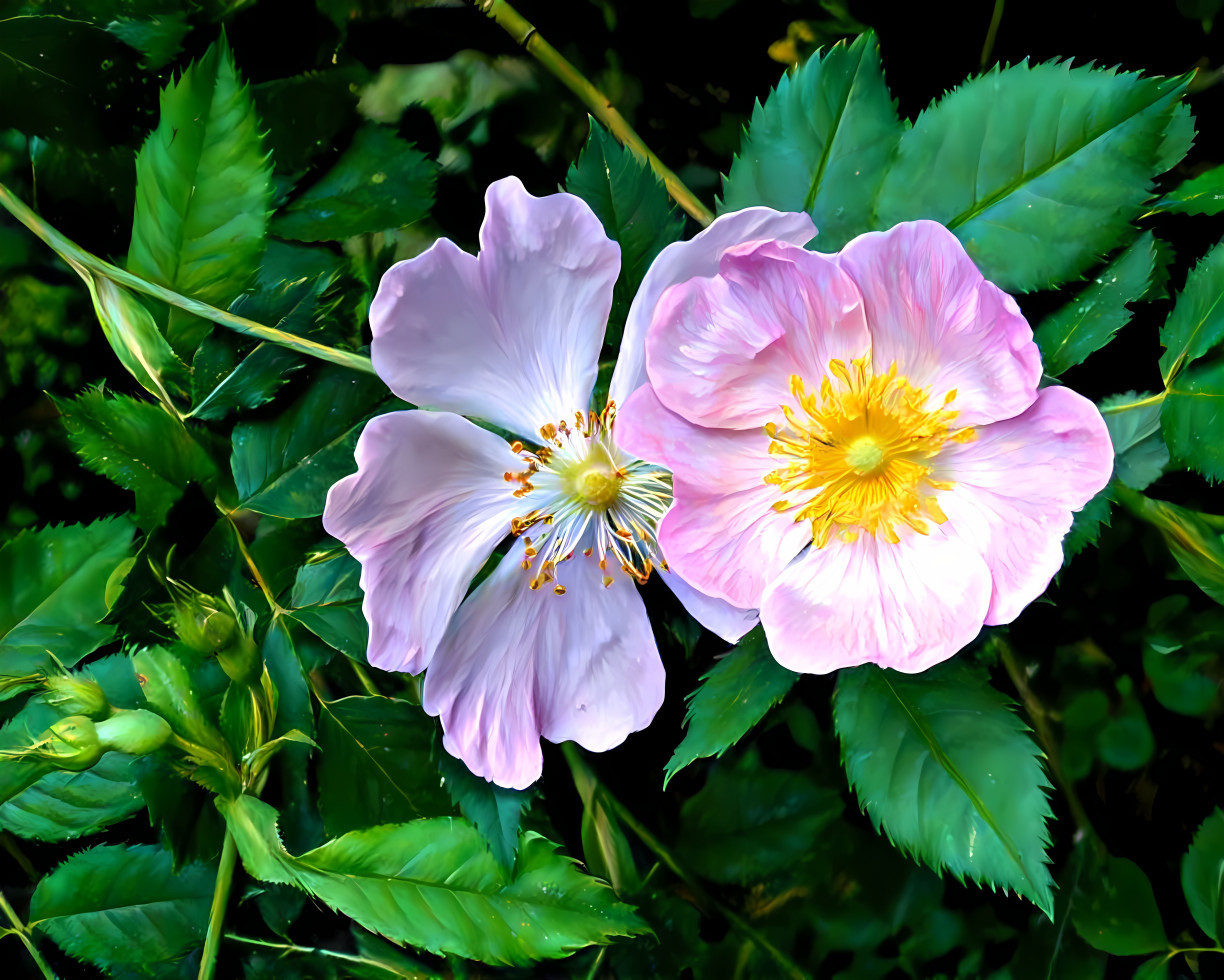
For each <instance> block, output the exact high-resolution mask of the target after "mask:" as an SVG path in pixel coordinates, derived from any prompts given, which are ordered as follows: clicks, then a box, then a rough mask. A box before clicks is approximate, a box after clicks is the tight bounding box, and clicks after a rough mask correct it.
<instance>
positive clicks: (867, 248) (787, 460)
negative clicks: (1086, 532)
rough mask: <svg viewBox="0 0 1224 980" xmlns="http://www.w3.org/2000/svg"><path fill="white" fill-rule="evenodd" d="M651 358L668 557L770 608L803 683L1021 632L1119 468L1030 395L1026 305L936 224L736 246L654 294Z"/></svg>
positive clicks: (1067, 408)
mask: <svg viewBox="0 0 1224 980" xmlns="http://www.w3.org/2000/svg"><path fill="white" fill-rule="evenodd" d="M646 365H647V370H648V375H649V384H647V385H644V386H642V387H641V388H639V389H638V390H637V391H635V392H634V393H633V395H632V397H630V398H629V399H628V401H627V403H626V404H624V405H622V407H621V413H620V417H619V420H618V423H617V425H618V433H619V438H620V441H621V445H622V446H623V447H624V448H625V449H626V450H627V451H629V452H632V453H634V454H635V455H637V456H639V457H640V458H642V459H646V460H650V461H652V462H656V463H659V464H661V465H664V466H666V467H668V468H669V469H671V470H672V472H673V488H672V492H673V496H674V499H673V503H672V506H671V508H670V509H669V511H668V512H667V514H666V515H665V516H664V518H663V520H662V522H661V525H660V530H659V540H660V543H661V546H662V548H663V551H664V553H666V555H667V557H668V561H669V562H670V563H671V567H672V568H673V570H674V571H675V572H676V573H677V574H678V575H681V576H683V577H684V578H685V579H687V580H688V582H689V583H690V584H692V585H694V586H696V587H697V588H699V589H701V590H702V591H703V592H705V593H708V594H709V595H711V596H718V597H721V598H723V599H726V600H727V601H728V602H731V603H733V604H735V605H737V606H740V607H744V608H757V609H759V610H760V617H761V622H762V624H763V625H764V627H765V634H766V637H767V639H768V641H769V646H770V649H771V650H772V651H773V654H774V656H775V657H776V658H777V660H778V661H779V663H781V664H783V665H784V666H786V667H789V668H791V669H792V670H797V671H804V672H809V673H825V672H828V671H831V670H835V669H837V668H839V667H849V666H854V665H856V664H862V663H876V664H880V665H881V666H885V667H893V668H895V669H897V670H902V671H907V672H917V671H921V670H925V669H926V668H927V667H930V666H931V665H932V664H935V663H938V662H939V661H941V660H945V659H947V658H948V657H950V656H952V655H953V654H954V653H956V652H957V651H958V650H959V649H961V648H962V647H963V646H964V645H965V644H967V643H968V642H970V641H971V640H972V639H973V638H974V637H975V636H976V635H977V633H978V631H979V630H980V629H981V627H982V626H983V624H985V625H996V624H1000V623H1008V622H1011V621H1012V620H1013V619H1015V618H1016V616H1017V615H1019V613H1020V611H1021V610H1022V609H1023V608H1024V607H1025V606H1026V605H1027V604H1028V603H1030V602H1032V601H1033V599H1035V598H1037V596H1039V595H1040V594H1041V593H1042V592H1043V591H1044V590H1045V588H1046V586H1047V585H1048V584H1049V582H1050V580H1051V578H1052V577H1053V576H1054V574H1055V573H1056V572H1057V571H1058V569H1059V568H1060V567H1061V565H1062V561H1063V552H1062V547H1061V542H1062V538H1063V536H1064V535H1065V534H1066V532H1067V530H1068V528H1069V527H1070V526H1071V520H1072V512H1073V511H1076V510H1078V509H1080V508H1081V507H1083V506H1084V504H1085V503H1087V502H1088V500H1089V499H1091V498H1092V496H1093V495H1094V494H1096V493H1097V492H1098V491H1099V490H1101V488H1102V487H1104V486H1105V484H1106V483H1107V482H1108V480H1109V478H1110V474H1111V470H1112V466H1113V450H1112V446H1111V444H1110V439H1109V433H1108V432H1107V430H1106V428H1105V424H1104V421H1103V420H1102V418H1101V416H1100V413H1099V412H1098V411H1097V410H1096V408H1095V407H1094V406H1093V405H1092V403H1091V402H1089V401H1088V400H1087V399H1085V398H1083V397H1081V396H1080V395H1077V394H1075V393H1074V392H1072V391H1069V390H1067V389H1066V388H1062V387H1048V388H1044V389H1041V390H1038V382H1039V381H1040V379H1041V360H1040V356H1039V354H1038V351H1037V347H1036V345H1035V344H1034V343H1033V335H1032V331H1031V330H1030V329H1029V326H1028V324H1027V323H1026V322H1025V320H1024V318H1023V316H1022V315H1021V314H1020V310H1019V308H1018V307H1017V306H1016V303H1015V301H1014V300H1013V299H1012V298H1011V297H1010V296H1008V295H1007V294H1006V293H1004V292H1003V291H1002V290H1000V289H999V288H998V287H996V286H994V285H993V284H992V283H989V282H987V281H986V280H985V279H984V278H983V277H982V275H981V273H980V272H979V271H978V269H977V268H976V266H974V264H973V262H972V261H971V260H970V259H969V257H968V255H966V254H965V251H964V249H963V248H962V247H961V245H960V243H959V242H958V241H957V240H956V238H955V237H954V236H953V235H952V234H951V233H950V232H949V231H948V230H947V229H945V228H944V227H943V226H942V225H939V224H937V223H935V222H932V221H915V222H909V223H906V224H901V225H897V226H896V227H895V228H892V229H891V230H889V231H886V232H872V233H870V234H866V235H862V236H860V237H858V238H856V239H854V241H852V242H850V243H849V244H848V245H846V247H845V248H843V249H842V250H841V252H839V253H837V254H836V255H820V254H817V253H814V252H808V251H805V250H804V249H802V248H799V247H796V246H795V245H793V244H790V243H787V242H765V243H760V242H757V243H753V244H749V245H745V246H742V247H738V248H731V249H728V250H727V251H725V252H724V253H723V254H722V256H721V259H720V263H719V268H718V270H717V271H716V272H706V273H703V274H701V275H698V276H696V277H694V278H692V279H690V280H688V281H687V282H684V283H681V284H677V285H675V286H673V287H671V288H670V289H668V290H667V291H666V292H664V293H663V295H662V297H661V298H660V300H659V302H658V304H657V305H656V308H655V311H654V315H653V320H652V323H651V325H650V327H649V331H648V334H647V339H646Z"/></svg>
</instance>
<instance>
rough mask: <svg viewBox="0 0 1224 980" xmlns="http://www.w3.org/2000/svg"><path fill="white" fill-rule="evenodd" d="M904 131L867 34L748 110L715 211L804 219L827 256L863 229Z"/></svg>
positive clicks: (823, 55) (820, 58)
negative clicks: (756, 209)
mask: <svg viewBox="0 0 1224 980" xmlns="http://www.w3.org/2000/svg"><path fill="white" fill-rule="evenodd" d="M904 130H905V125H904V124H903V123H902V122H901V120H900V119H899V118H898V117H897V108H896V104H895V103H894V102H893V99H892V97H891V96H890V95H889V93H888V87H887V86H886V85H885V84H884V71H883V68H882V67H881V65H880V46H879V43H878V42H877V40H876V36H875V33H874V32H872V31H867V32H866V33H864V34H862V35H860V36H859V37H858V38H857V39H856V40H855V41H854V42H853V43H851V44H846V43H845V42H842V43H839V44H836V45H834V46H833V47H831V48H827V49H825V50H824V51H823V52H818V53H817V54H814V55H812V57H810V58H809V59H808V60H807V61H806V62H805V63H804V64H803V65H801V66H800V67H799V68H798V69H797V70H796V71H795V72H794V73H793V74H785V75H783V76H782V78H781V80H780V81H779V82H778V87H777V88H776V89H774V91H773V92H771V93H770V95H769V98H767V99H766V100H765V103H764V104H763V105H762V104H761V103H759V102H758V103H757V105H756V108H755V109H754V110H753V113H752V122H751V123H750V125H749V127H748V131H747V133H746V135H745V137H744V143H743V146H742V147H741V149H740V152H739V155H738V156H736V158H735V160H734V162H733V163H732V164H731V173H730V175H729V176H728V177H727V179H726V181H725V183H724V185H723V202H722V208H721V210H723V211H737V210H739V209H740V208H746V207H750V206H752V205H756V204H763V205H767V206H769V207H772V208H775V209H777V210H778V211H806V212H808V213H809V214H810V215H811V216H812V220H813V221H814V222H815V224H816V228H817V230H818V231H819V236H818V237H817V238H816V240H815V241H814V242H813V247H814V248H817V249H819V250H820V251H822V252H835V251H837V250H838V249H840V248H841V247H842V246H843V245H845V244H846V242H848V241H849V240H850V239H851V238H853V237H854V236H855V235H858V234H861V233H862V232H864V231H868V230H870V229H871V228H872V227H873V222H872V217H873V213H874V207H875V203H876V196H877V195H878V194H879V191H880V185H881V183H882V182H883V180H884V176H885V174H886V173H887V171H888V165H889V161H890V160H891V158H892V156H893V154H894V153H895V152H896V149H897V141H898V140H899V139H900V138H901V134H902V133H903V132H904Z"/></svg>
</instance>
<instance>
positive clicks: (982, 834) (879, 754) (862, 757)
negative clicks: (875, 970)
mask: <svg viewBox="0 0 1224 980" xmlns="http://www.w3.org/2000/svg"><path fill="white" fill-rule="evenodd" d="M833 719H834V722H835V724H836V727H837V734H838V735H839V736H840V738H841V742H842V758H843V764H844V765H845V769H846V774H847V776H848V777H849V779H850V784H851V785H852V786H853V787H854V789H855V792H856V793H857V794H858V798H859V803H860V804H861V805H862V807H863V808H864V809H865V810H866V811H867V813H868V815H869V816H870V817H871V819H872V822H873V823H874V824H875V825H876V828H877V829H882V830H883V831H884V832H885V833H886V834H888V836H889V838H890V839H891V840H892V842H893V843H894V844H895V845H896V846H897V847H899V848H901V849H902V850H903V851H906V852H907V853H910V854H912V855H914V856H915V857H917V858H919V859H921V860H922V861H925V862H926V863H927V864H929V865H930V866H931V867H932V868H934V869H935V870H936V871H942V869H944V868H947V869H948V870H949V871H951V872H952V874H954V875H955V876H956V877H957V878H962V879H963V878H965V877H969V878H971V879H973V880H974V881H976V882H978V883H982V884H989V885H990V886H991V887H992V888H1003V889H1010V890H1013V891H1015V892H1016V893H1017V894H1019V895H1022V896H1024V897H1025V898H1028V899H1029V900H1030V901H1032V902H1033V903H1034V904H1036V905H1037V907H1038V908H1040V909H1041V910H1042V911H1043V912H1045V913H1046V914H1047V915H1051V916H1052V914H1053V908H1054V900H1053V894H1052V890H1051V879H1050V873H1049V871H1048V870H1047V868H1046V858H1045V846H1046V844H1047V843H1048V841H1049V832H1048V830H1047V829H1046V821H1047V820H1049V818H1050V804H1049V801H1048V800H1047V798H1046V790H1047V789H1048V788H1049V785H1050V784H1049V780H1048V779H1047V778H1046V775H1045V772H1044V770H1043V769H1042V766H1041V762H1040V755H1041V753H1040V751H1039V750H1038V748H1037V746H1036V744H1035V743H1034V742H1033V741H1032V739H1030V738H1029V737H1028V735H1027V734H1026V729H1025V726H1024V724H1023V723H1022V722H1021V721H1020V719H1019V718H1018V717H1016V714H1015V713H1014V712H1013V711H1012V710H1011V707H1010V706H1009V705H1008V704H1007V701H1006V700H1005V699H1004V698H1003V697H1002V695H1000V694H998V693H997V692H996V691H995V690H994V688H992V687H991V686H990V684H989V683H988V680H987V678H986V676H985V674H984V673H983V672H982V671H981V670H978V669H975V668H971V667H969V666H966V665H965V664H962V663H960V662H957V661H948V662H945V663H943V664H940V665H939V666H937V667H933V668H932V669H930V670H928V671H926V672H925V673H922V674H913V675H910V674H901V673H897V672H896V671H891V670H883V669H881V668H879V667H875V666H871V665H868V666H863V667H854V668H851V669H848V670H843V671H842V672H841V673H840V674H839V675H838V684H837V691H836V694H835V696H834V702H833Z"/></svg>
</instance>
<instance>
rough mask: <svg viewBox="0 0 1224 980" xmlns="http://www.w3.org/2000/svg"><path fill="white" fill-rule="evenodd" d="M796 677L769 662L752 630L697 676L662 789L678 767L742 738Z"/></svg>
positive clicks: (762, 638) (759, 636)
mask: <svg viewBox="0 0 1224 980" xmlns="http://www.w3.org/2000/svg"><path fill="white" fill-rule="evenodd" d="M797 680H799V675H798V674H796V673H795V672H794V671H793V670H787V669H786V668H785V667H783V666H782V665H781V664H779V663H778V662H777V661H776V660H774V658H773V654H771V653H770V652H769V645H768V644H767V643H766V642H765V631H764V630H763V629H761V628H760V627H757V628H756V629H754V630H753V631H752V632H751V633H749V634H748V635H747V636H745V637H744V638H743V639H742V640H740V642H739V643H738V644H737V645H736V646H734V647H732V648H731V649H730V651H728V652H727V654H726V655H725V656H723V657H722V658H721V659H720V660H719V661H718V662H717V663H716V664H715V665H714V666H713V667H711V668H710V669H709V670H708V671H706V672H705V673H704V674H702V676H701V686H700V687H698V688H697V690H695V691H694V692H693V693H692V694H690V695H689V702H688V711H687V712H686V713H685V716H684V722H685V726H686V728H687V731H685V733H684V738H683V739H681V741H680V744H679V745H678V746H676V751H675V752H674V753H672V757H671V759H669V760H668V763H667V766H666V769H665V773H666V774H665V775H664V777H663V786H664V788H666V787H667V784H668V782H669V781H670V780H671V778H672V776H674V775H675V774H676V773H678V772H679V771H680V770H681V769H683V768H684V767H685V766H687V765H688V764H689V763H691V762H693V761H694V760H695V759H701V758H704V757H706V756H711V755H713V756H719V755H722V754H723V753H724V752H726V751H727V749H729V748H730V747H731V746H732V745H734V744H735V743H736V742H738V741H739V740H740V739H741V738H743V737H744V736H745V735H746V734H747V733H748V730H749V729H750V728H752V726H753V725H755V724H756V723H757V722H758V721H760V720H761V719H762V718H764V717H765V713H766V712H767V711H768V710H769V709H770V708H771V707H773V706H774V705H775V704H777V703H778V702H779V701H781V700H782V699H783V698H784V697H786V694H787V692H788V691H790V689H791V688H792V687H794V685H795V681H797Z"/></svg>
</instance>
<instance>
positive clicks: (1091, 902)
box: [1071, 857, 1169, 956]
mask: <svg viewBox="0 0 1224 980" xmlns="http://www.w3.org/2000/svg"><path fill="white" fill-rule="evenodd" d="M1080 887H1081V890H1082V892H1083V894H1082V895H1081V896H1080V897H1079V898H1078V900H1077V901H1076V902H1075V904H1074V905H1073V906H1072V911H1071V923H1072V925H1074V926H1075V931H1076V932H1078V933H1079V934H1080V937H1081V938H1082V939H1083V940H1084V941H1085V942H1086V943H1088V944H1089V945H1090V946H1093V947H1094V948H1096V949H1099V950H1102V951H1104V952H1106V953H1111V954H1112V955H1114V956H1140V955H1142V954H1143V953H1155V952H1158V951H1160V950H1162V949H1167V948H1168V946H1169V941H1168V939H1166V938H1165V931H1164V925H1163V924H1162V923H1161V921H1160V908H1159V907H1158V906H1157V905H1156V895H1155V894H1154V893H1153V892H1152V883H1151V882H1150V881H1148V878H1147V875H1145V874H1144V873H1143V871H1142V870H1141V869H1140V868H1139V866H1138V865H1137V864H1135V862H1133V861H1128V860H1126V859H1125V858H1116V857H1109V858H1107V860H1106V862H1105V864H1104V866H1103V867H1101V868H1098V869H1096V870H1095V871H1094V872H1093V873H1091V874H1089V875H1088V877H1087V881H1086V882H1085V883H1084V884H1083V885H1081V886H1080Z"/></svg>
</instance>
